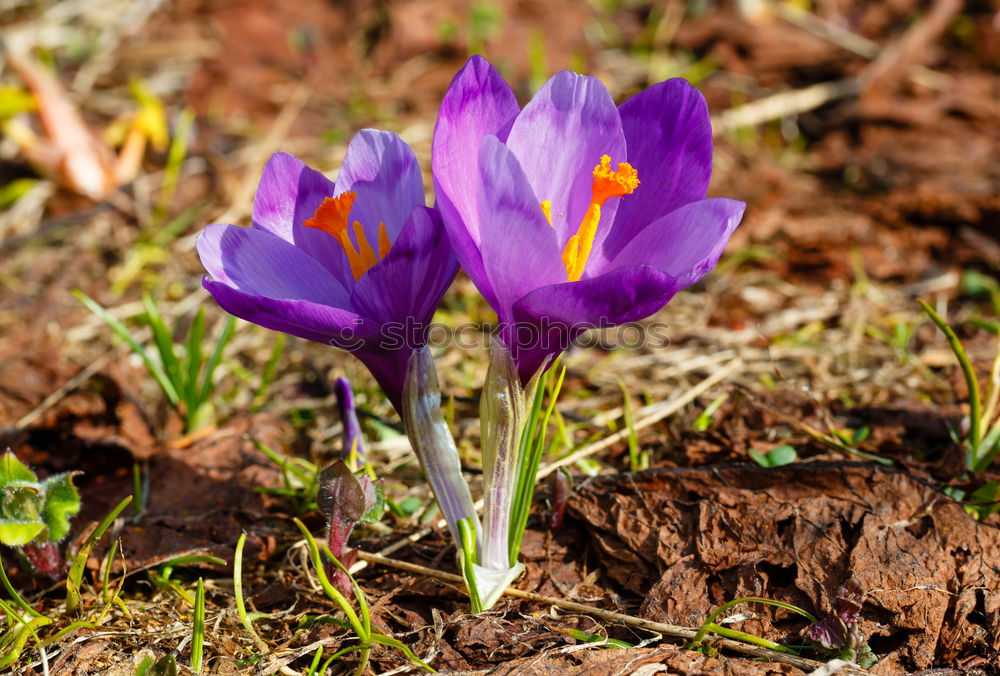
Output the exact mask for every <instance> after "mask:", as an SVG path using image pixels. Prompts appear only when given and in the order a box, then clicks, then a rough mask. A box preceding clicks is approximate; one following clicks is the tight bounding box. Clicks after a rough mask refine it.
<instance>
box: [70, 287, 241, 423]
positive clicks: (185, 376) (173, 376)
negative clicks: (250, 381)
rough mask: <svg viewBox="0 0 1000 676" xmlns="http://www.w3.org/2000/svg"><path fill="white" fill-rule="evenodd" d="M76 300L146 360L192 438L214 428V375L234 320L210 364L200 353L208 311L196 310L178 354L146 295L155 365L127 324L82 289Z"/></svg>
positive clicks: (230, 319)
mask: <svg viewBox="0 0 1000 676" xmlns="http://www.w3.org/2000/svg"><path fill="white" fill-rule="evenodd" d="M73 295H75V296H76V297H77V299H78V300H79V301H80V302H81V303H83V304H84V305H85V306H86V307H87V309H88V310H90V311H91V312H93V313H94V314H95V315H97V316H98V317H99V318H100V319H101V321H103V322H104V323H105V324H106V325H107V326H108V327H109V328H110V329H111V330H112V331H114V332H115V333H116V334H117V335H118V337H119V338H121V339H122V340H123V341H125V343H126V344H127V345H128V346H129V347H130V348H131V349H132V351H133V352H134V353H135V354H136V355H138V356H139V358H140V359H142V363H143V364H144V365H145V366H146V369H147V370H148V371H149V373H150V375H152V376H153V378H154V379H155V380H156V383H157V384H158V385H159V386H160V389H161V390H162V391H163V394H164V396H165V397H166V398H167V401H169V402H170V404H171V406H173V407H175V408H176V409H177V410H178V412H180V413H181V415H182V416H183V417H184V423H185V429H186V430H187V431H188V432H191V431H193V430H196V429H198V428H200V427H204V426H205V425H208V424H210V423H211V422H213V419H214V410H213V406H212V394H213V391H214V386H215V382H214V376H215V370H216V369H217V368H218V366H219V364H220V363H221V362H222V353H223V350H225V348H226V344H227V343H228V342H229V339H230V338H232V335H233V328H234V327H235V324H236V320H235V319H234V318H233V317H231V316H230V317H227V318H226V321H225V324H224V325H223V327H222V333H221V334H220V335H219V338H218V340H217V341H216V343H215V347H214V349H213V350H212V353H211V356H209V358H208V359H207V360H206V359H205V353H204V352H203V350H202V343H203V341H204V338H205V310H204V308H199V309H198V313H197V314H196V315H195V317H194V321H193V322H192V323H191V327H190V328H189V329H188V334H187V340H186V341H185V343H184V346H183V348H179V349H178V346H177V345H176V344H175V343H174V340H173V335H174V332H172V331H171V330H170V329H169V328H167V323H166V321H165V320H164V319H163V315H162V314H160V310H159V308H157V306H156V303H155V302H153V299H152V297H151V296H149V295H148V294H145V295H143V299H142V302H143V305H144V307H145V310H146V312H145V316H144V317H143V319H144V322H145V324H146V325H147V326H149V328H150V329H151V330H152V332H153V342H154V343H155V344H156V351H157V356H158V359H154V358H153V357H152V355H150V353H149V351H148V350H146V348H144V347H143V346H142V345H141V344H140V343H139V341H138V340H137V339H136V337H135V336H134V335H133V334H132V332H131V331H129V330H128V329H127V328H126V327H125V325H124V324H122V323H121V322H120V321H118V320H117V319H115V318H114V317H113V316H112V315H111V314H110V313H109V312H108V311H107V310H106V309H104V308H103V307H101V305H100V304H98V303H97V302H96V301H95V300H93V299H92V298H91V297H90V296H88V295H87V294H85V293H83V292H82V291H80V290H79V289H77V290H75V291H74V292H73ZM177 328H179V327H177Z"/></svg>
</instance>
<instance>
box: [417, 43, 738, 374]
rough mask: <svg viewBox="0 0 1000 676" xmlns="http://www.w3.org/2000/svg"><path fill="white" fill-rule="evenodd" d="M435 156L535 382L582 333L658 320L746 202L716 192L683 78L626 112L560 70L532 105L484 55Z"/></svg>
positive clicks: (451, 210)
mask: <svg viewBox="0 0 1000 676" xmlns="http://www.w3.org/2000/svg"><path fill="white" fill-rule="evenodd" d="M432 157H433V170H434V185H435V191H436V194H437V199H438V208H440V209H441V215H442V217H443V219H444V222H445V226H446V227H447V229H448V235H449V237H450V238H451V241H452V245H453V246H454V248H455V253H456V255H457V256H458V260H459V262H460V263H461V264H462V267H463V268H464V269H465V270H466V271H467V272H468V274H469V276H470V277H471V278H472V280H473V282H475V284H476V286H477V287H478V288H479V290H480V292H481V293H482V294H483V296H484V297H485V298H486V300H487V301H488V302H489V303H490V305H491V306H493V309H494V310H496V312H497V316H498V318H499V321H500V339H501V340H502V341H503V342H504V343H505V344H506V345H507V346H508V347H509V348H510V350H511V352H512V354H513V357H514V359H515V361H516V362H517V368H518V373H519V375H520V378H521V381H522V383H525V384H526V383H527V382H528V381H529V380H530V378H531V377H532V376H533V375H534V374H535V373H536V372H537V371H538V369H539V368H540V367H541V366H542V365H543V364H544V363H545V362H546V360H547V359H548V358H549V357H550V356H552V355H555V354H558V353H559V352H561V351H562V350H563V349H565V348H566V347H567V346H568V345H569V343H570V341H571V340H572V339H573V338H575V337H576V336H578V335H579V334H580V333H581V332H582V331H584V330H586V329H587V328H590V327H599V326H602V325H603V326H614V325H617V324H622V323H627V322H631V321H636V320H639V319H641V318H643V317H647V316H649V315H651V314H653V313H654V312H656V311H657V310H659V309H660V308H661V307H662V306H663V305H664V304H665V303H666V302H667V301H669V300H670V299H671V298H672V297H673V295H674V294H675V293H677V292H678V291H679V290H681V289H683V288H685V287H687V286H690V285H691V284H694V283H695V282H696V281H698V280H699V279H700V278H701V277H702V276H704V275H705V273H706V272H708V271H709V270H710V269H711V268H712V267H713V266H714V265H715V263H716V262H717V261H718V259H719V256H720V255H721V253H722V250H723V248H724V247H725V245H726V242H727V241H728V240H729V236H730V235H731V234H732V232H733V230H734V229H735V228H736V226H737V225H738V224H739V222H740V219H741V217H742V215H743V209H744V207H745V205H744V204H743V203H742V202H737V201H735V200H729V199H705V194H706V191H707V188H708V182H709V177H710V175H711V169H712V130H711V126H710V123H709V118H708V109H707V106H706V104H705V100H704V98H703V97H702V96H701V94H700V93H699V92H698V91H697V90H696V89H695V88H694V87H692V86H691V85H690V84H688V83H687V82H686V81H684V80H680V79H675V80H668V81H666V82H661V83H660V84H657V85H654V86H652V87H650V88H649V89H646V90H645V91H643V92H640V93H639V94H637V95H635V96H633V97H632V98H630V99H628V100H627V101H625V102H624V103H623V104H622V105H621V106H617V107H616V106H615V104H614V102H613V101H612V99H611V96H610V94H609V93H608V91H607V89H606V88H605V87H604V85H603V84H601V82H600V81H599V80H597V79H596V78H593V77H585V76H582V75H578V74H576V73H571V72H562V73H559V74H557V75H556V76H554V77H553V78H552V79H550V80H549V81H548V82H547V83H546V84H545V85H544V86H543V87H542V88H541V90H539V92H538V93H537V94H536V95H535V96H534V98H533V99H532V100H531V101H530V102H529V103H528V104H527V105H526V106H525V107H524V109H523V110H522V109H521V107H520V106H519V105H518V103H517V100H516V99H515V97H514V93H513V91H512V90H511V88H510V86H509V85H508V84H507V83H506V82H505V81H504V80H503V79H502V78H501V77H500V75H499V74H498V73H497V72H496V70H495V69H494V68H493V67H492V66H491V65H490V64H489V62H487V61H486V60H485V59H483V58H482V57H479V56H474V57H472V58H471V59H469V61H468V63H467V64H466V65H465V67H464V68H463V69H462V70H461V71H460V72H459V73H458V75H456V76H455V79H454V80H453V81H452V83H451V87H450V88H449V89H448V92H447V94H446V95H445V98H444V101H443V102H442V104H441V111H440V113H439V115H438V121H437V126H436V128H435V130H434V146H433V155H432ZM612 162H614V163H616V166H615V165H612Z"/></svg>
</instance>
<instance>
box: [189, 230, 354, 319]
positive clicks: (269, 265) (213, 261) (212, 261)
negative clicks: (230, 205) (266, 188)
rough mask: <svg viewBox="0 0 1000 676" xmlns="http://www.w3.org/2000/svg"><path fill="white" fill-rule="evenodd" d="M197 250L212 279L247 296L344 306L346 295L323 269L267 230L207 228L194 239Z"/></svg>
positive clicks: (346, 301)
mask: <svg viewBox="0 0 1000 676" xmlns="http://www.w3.org/2000/svg"><path fill="white" fill-rule="evenodd" d="M197 248H198V255H199V256H200V257H201V262H202V264H203V265H204V266H205V268H206V269H207V270H208V272H209V274H211V275H212V277H214V278H215V279H216V280H218V281H220V282H223V283H225V284H227V285H229V286H232V287H234V288H236V289H239V290H241V291H244V292H246V293H248V294H251V295H254V296H266V297H268V298H275V299H297V300H308V301H312V302H314V303H322V304H324V305H337V306H341V307H346V306H347V304H348V299H349V296H348V293H347V291H346V290H345V289H344V287H343V286H342V285H341V283H340V282H339V281H338V280H337V279H336V278H335V277H334V276H333V275H332V274H330V271H329V270H328V269H327V268H325V267H323V266H322V265H320V264H319V263H318V262H316V260H314V259H313V258H311V257H310V256H308V255H307V254H306V253H304V252H303V251H302V250H301V249H299V248H297V247H296V246H294V245H293V244H290V243H289V242H287V241H286V240H284V239H282V238H281V237H278V236H276V235H274V234H272V233H270V232H268V231H266V230H260V229H256V228H241V227H237V226H235V225H221V224H217V225H210V226H208V227H206V228H205V230H204V231H202V233H201V234H200V235H198V240H197Z"/></svg>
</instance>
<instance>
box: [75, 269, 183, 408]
mask: <svg viewBox="0 0 1000 676" xmlns="http://www.w3.org/2000/svg"><path fill="white" fill-rule="evenodd" d="M73 295H74V296H76V298H77V300H79V301H80V302H81V303H83V304H84V305H85V306H86V308H87V309H88V310H90V311H91V312H93V313H94V314H95V315H97V316H98V318H100V320H101V321H103V322H104V323H105V324H107V325H108V328H110V329H111V330H112V331H114V332H115V333H116V334H118V337H119V338H121V339H122V340H124V341H125V343H126V344H127V345H128V346H129V347H130V348H131V349H132V351H133V352H135V353H136V354H137V355H139V358H140V359H142V363H143V364H144V365H145V366H146V369H147V370H148V371H149V373H150V375H152V376H153V378H155V379H156V383H157V384H158V385H159V386H160V389H161V390H163V394H165V395H166V397H167V399H168V400H169V401H170V404H171V405H172V406H177V405H178V404H179V403H180V401H181V399H180V396H179V395H178V393H177V390H176V388H174V385H173V383H172V382H170V378H169V377H167V374H166V373H165V372H164V371H163V369H162V368H161V367H160V365H159V364H157V363H156V362H155V361H153V360H152V358H151V357H150V356H149V353H148V352H146V350H145V349H144V348H143V347H142V345H140V344H139V341H137V340H136V339H135V337H134V336H133V335H132V334H131V333H130V332H129V330H128V329H127V328H125V325H124V324H122V323H121V322H120V321H118V320H117V319H115V318H114V317H112V316H111V315H110V314H109V313H108V311H107V310H105V309H104V308H103V307H101V305H100V304H99V303H98V302H97V301H95V300H94V299H93V298H91V297H90V296H88V295H87V294H85V293H84V292H83V291H81V290H79V289H74V290H73Z"/></svg>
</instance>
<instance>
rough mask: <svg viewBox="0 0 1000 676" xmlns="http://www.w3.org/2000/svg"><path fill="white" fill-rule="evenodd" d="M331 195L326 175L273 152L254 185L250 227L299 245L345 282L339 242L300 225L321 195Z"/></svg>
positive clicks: (348, 275) (347, 277)
mask: <svg viewBox="0 0 1000 676" xmlns="http://www.w3.org/2000/svg"><path fill="white" fill-rule="evenodd" d="M333 195H334V185H333V182H332V181H330V180H329V179H328V178H327V177H326V176H324V175H323V174H321V173H319V172H318V171H316V170H315V169H312V168H310V167H308V166H306V164H305V163H304V162H302V160H300V159H298V158H297V157H295V156H293V155H289V154H288V153H275V154H273V155H271V159H269V160H268V161H267V164H266V165H265V166H264V173H263V174H262V175H261V177H260V184H259V185H258V186H257V194H256V196H255V197H254V201H253V227H254V228H257V229H260V230H264V231H266V232H270V233H271V234H273V235H277V236H278V237H280V238H281V239H283V240H285V241H286V242H289V243H290V244H294V245H295V246H297V247H299V248H300V249H302V250H303V251H305V252H306V253H307V254H309V255H310V256H312V257H313V258H314V259H316V260H317V261H319V262H320V263H322V264H323V266H324V267H325V268H326V269H328V270H329V271H330V272H332V273H333V274H334V276H336V277H337V279H338V280H340V282H341V284H344V285H346V284H348V283H349V282H350V280H351V279H353V277H351V272H350V267H349V266H348V265H347V257H346V256H345V255H344V251H343V249H342V248H341V246H340V244H338V243H337V242H336V240H334V239H333V237H331V236H330V235H328V234H327V233H325V232H321V231H319V230H316V229H313V228H307V227H305V226H303V225H302V224H303V223H304V222H305V221H306V220H308V219H310V218H312V217H313V216H314V215H315V213H316V209H317V208H318V207H319V205H320V204H322V203H323V200H324V198H327V197H333Z"/></svg>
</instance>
